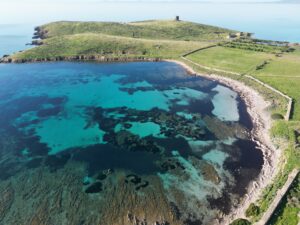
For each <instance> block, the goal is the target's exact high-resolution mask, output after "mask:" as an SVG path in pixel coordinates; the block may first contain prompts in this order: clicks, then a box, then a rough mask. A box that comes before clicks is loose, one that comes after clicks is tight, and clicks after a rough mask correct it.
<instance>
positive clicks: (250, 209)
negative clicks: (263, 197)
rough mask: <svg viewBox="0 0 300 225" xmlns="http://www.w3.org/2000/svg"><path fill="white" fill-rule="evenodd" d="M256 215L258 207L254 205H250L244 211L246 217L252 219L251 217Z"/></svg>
mask: <svg viewBox="0 0 300 225" xmlns="http://www.w3.org/2000/svg"><path fill="white" fill-rule="evenodd" d="M258 214H259V207H258V206H257V205H255V204H254V203H251V204H250V205H249V207H248V209H247V210H246V216H247V217H252V216H257V215H258Z"/></svg>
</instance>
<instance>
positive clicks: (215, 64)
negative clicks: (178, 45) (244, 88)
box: [187, 46, 274, 73]
mask: <svg viewBox="0 0 300 225" xmlns="http://www.w3.org/2000/svg"><path fill="white" fill-rule="evenodd" d="M187 58H188V59H190V60H193V61H194V62H197V63H199V64H201V65H205V66H208V67H212V68H217V69H221V70H227V71H232V72H237V73H246V72H248V71H250V70H253V69H255V68H256V66H257V65H259V64H261V63H262V62H263V61H265V60H269V59H273V58H274V55H273V54H268V53H262V52H255V51H250V50H241V49H235V48H227V47H222V46H218V47H214V48H208V49H205V50H201V51H198V52H196V53H194V54H191V55H188V56H187Z"/></svg>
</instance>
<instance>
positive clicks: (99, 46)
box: [12, 33, 209, 59]
mask: <svg viewBox="0 0 300 225" xmlns="http://www.w3.org/2000/svg"><path fill="white" fill-rule="evenodd" d="M208 44H209V43H207V42H194V41H189V42H187V41H172V40H171V41H166V40H148V39H135V38H128V37H119V36H111V35H104V34H94V33H82V34H73V35H63V36H57V37H53V38H49V39H45V40H44V44H43V45H41V46H38V47H36V48H32V49H30V50H27V51H25V52H21V53H17V54H15V55H13V56H12V58H13V59H36V58H49V57H50V58H51V57H56V56H66V57H68V56H76V55H103V56H107V57H115V56H120V57H125V56H131V57H132V56H144V57H159V58H177V57H178V55H180V54H183V53H185V52H186V51H191V50H193V49H196V48H200V47H203V46H206V45H208Z"/></svg>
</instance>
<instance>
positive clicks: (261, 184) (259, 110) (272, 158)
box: [166, 60, 281, 225]
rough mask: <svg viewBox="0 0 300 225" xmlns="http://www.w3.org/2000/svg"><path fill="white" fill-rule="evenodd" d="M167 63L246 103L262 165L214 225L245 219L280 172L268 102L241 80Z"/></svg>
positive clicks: (180, 63) (277, 150)
mask: <svg viewBox="0 0 300 225" xmlns="http://www.w3.org/2000/svg"><path fill="white" fill-rule="evenodd" d="M166 61H169V62H174V63H177V64H179V65H181V66H182V67H184V68H185V69H186V70H187V71H188V72H189V73H190V74H192V75H197V76H203V77H205V78H208V79H211V80H215V81H218V82H219V83H221V84H223V85H226V86H228V87H230V88H232V89H233V90H234V91H235V92H237V93H238V94H239V95H240V97H241V98H242V99H243V100H244V101H245V104H246V106H247V111H248V113H249V115H250V117H251V119H252V122H253V125H254V127H253V129H252V131H251V136H252V140H253V141H255V142H256V143H257V144H258V146H259V147H260V150H261V151H262V153H263V156H264V164H263V168H262V171H261V173H260V175H259V176H258V177H257V178H256V179H255V180H253V181H252V182H251V183H250V184H249V186H248V191H247V194H246V195H245V197H244V198H243V199H241V202H240V203H239V205H238V206H232V209H231V213H230V214H229V215H224V216H223V218H222V222H221V221H220V222H216V224H218V225H219V224H221V225H228V224H229V223H230V222H231V221H233V220H235V219H237V218H246V216H245V211H246V209H247V208H248V207H249V205H250V203H252V202H256V201H257V200H258V199H259V197H260V196H261V194H262V191H263V189H264V188H266V187H267V186H268V185H269V184H271V183H272V181H273V178H274V177H275V175H276V174H277V172H278V170H279V168H278V167H277V166H276V165H278V163H279V161H280V156H281V151H280V150H279V149H276V147H275V146H274V144H273V142H272V140H271V137H270V135H269V130H270V128H271V125H272V119H271V115H270V113H268V112H267V111H266V109H267V107H268V106H269V103H268V102H266V101H265V100H264V98H263V97H262V96H261V95H260V94H259V93H258V92H257V91H255V90H253V89H252V88H251V87H249V86H247V85H245V84H243V83H242V82H240V81H237V80H233V79H230V78H227V77H222V76H219V75H216V74H211V75H208V74H202V73H201V74H198V73H197V72H196V71H194V70H193V69H192V68H191V67H190V66H188V65H187V64H185V63H183V62H181V61H177V60H166Z"/></svg>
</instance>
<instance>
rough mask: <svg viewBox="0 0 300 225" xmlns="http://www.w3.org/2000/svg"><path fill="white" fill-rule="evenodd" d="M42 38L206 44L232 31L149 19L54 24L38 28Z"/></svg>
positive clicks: (195, 24) (196, 24)
mask: <svg viewBox="0 0 300 225" xmlns="http://www.w3.org/2000/svg"><path fill="white" fill-rule="evenodd" d="M38 29H39V32H40V33H43V34H44V37H45V38H49V37H54V36H61V35H71V34H80V33H94V34H108V35H114V36H123V37H132V38H144V39H167V40H184V41H207V40H210V41H211V40H217V41H219V40H221V39H225V38H226V37H227V35H228V34H229V33H230V32H234V31H232V30H228V29H223V28H219V27H213V26H208V25H203V24H198V23H192V22H186V21H175V20H153V21H143V22H132V23H115V22H54V23H49V24H46V25H43V26H41V27H39V28H38Z"/></svg>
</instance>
